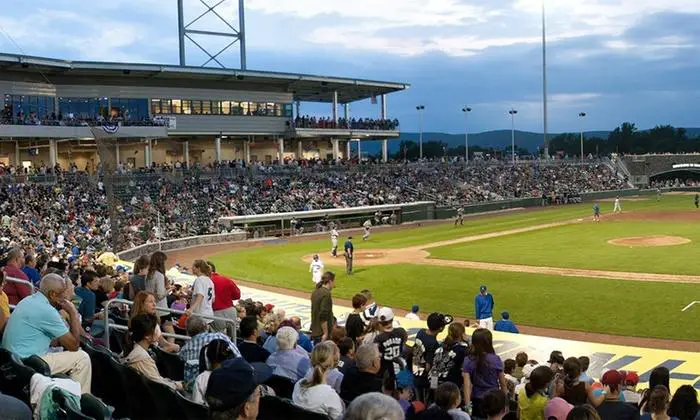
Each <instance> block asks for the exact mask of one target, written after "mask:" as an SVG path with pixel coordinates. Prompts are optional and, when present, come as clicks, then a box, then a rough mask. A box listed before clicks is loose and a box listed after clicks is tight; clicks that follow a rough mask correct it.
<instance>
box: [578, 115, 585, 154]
mask: <svg viewBox="0 0 700 420" xmlns="http://www.w3.org/2000/svg"><path fill="white" fill-rule="evenodd" d="M578 116H579V118H580V119H581V163H583V119H584V118H585V117H586V113H585V112H579V113H578Z"/></svg>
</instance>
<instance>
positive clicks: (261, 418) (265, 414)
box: [258, 395, 330, 420]
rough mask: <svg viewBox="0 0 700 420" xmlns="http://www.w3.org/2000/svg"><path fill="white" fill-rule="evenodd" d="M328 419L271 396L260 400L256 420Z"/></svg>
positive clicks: (286, 400) (323, 415) (288, 401)
mask: <svg viewBox="0 0 700 420" xmlns="http://www.w3.org/2000/svg"><path fill="white" fill-rule="evenodd" d="M329 418H330V417H328V416H327V415H325V414H319V413H314V412H313V411H309V410H306V409H304V408H301V407H299V406H298V405H295V404H294V403H293V402H291V401H290V400H288V399H284V398H279V397H273V396H271V395H266V396H264V397H262V398H260V411H259V412H258V420H279V419H285V420H328V419H329Z"/></svg>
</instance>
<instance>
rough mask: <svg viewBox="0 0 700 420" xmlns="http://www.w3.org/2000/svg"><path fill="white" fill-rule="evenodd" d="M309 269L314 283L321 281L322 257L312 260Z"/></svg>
mask: <svg viewBox="0 0 700 420" xmlns="http://www.w3.org/2000/svg"><path fill="white" fill-rule="evenodd" d="M309 271H310V272H311V280H313V282H314V283H318V282H320V281H321V277H322V276H323V261H321V260H320V259H318V260H313V261H311V264H310V265H309Z"/></svg>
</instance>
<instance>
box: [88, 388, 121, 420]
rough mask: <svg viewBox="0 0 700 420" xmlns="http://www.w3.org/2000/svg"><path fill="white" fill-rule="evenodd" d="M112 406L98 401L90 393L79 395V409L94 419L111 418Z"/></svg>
mask: <svg viewBox="0 0 700 420" xmlns="http://www.w3.org/2000/svg"><path fill="white" fill-rule="evenodd" d="M112 410H113V409H112V408H111V407H109V406H107V404H105V403H103V402H102V401H100V400H99V399H98V398H97V397H95V396H94V395H92V394H83V395H81V396H80V411H82V412H83V414H85V415H86V416H88V417H91V418H93V419H95V420H108V419H111V418H112Z"/></svg>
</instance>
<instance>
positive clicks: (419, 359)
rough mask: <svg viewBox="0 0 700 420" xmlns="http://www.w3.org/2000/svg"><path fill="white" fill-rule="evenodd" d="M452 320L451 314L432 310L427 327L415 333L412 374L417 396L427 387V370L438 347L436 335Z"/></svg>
mask: <svg viewBox="0 0 700 420" xmlns="http://www.w3.org/2000/svg"><path fill="white" fill-rule="evenodd" d="M453 320H454V318H453V317H452V316H451V315H443V314H440V313H437V312H433V313H431V314H430V315H428V320H427V324H428V328H427V329H425V328H424V329H421V330H420V331H418V333H417V334H416V340H415V343H414V344H413V375H415V378H416V388H417V389H418V393H419V394H420V395H419V397H421V396H423V394H422V393H423V392H425V391H427V389H428V388H429V383H428V371H429V370H430V367H431V366H432V364H433V357H434V356H435V351H436V350H437V349H438V347H440V343H439V342H438V340H437V336H438V334H440V333H441V332H443V331H444V330H445V326H447V325H449V324H451V323H452V321H453ZM419 399H421V398H419Z"/></svg>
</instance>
